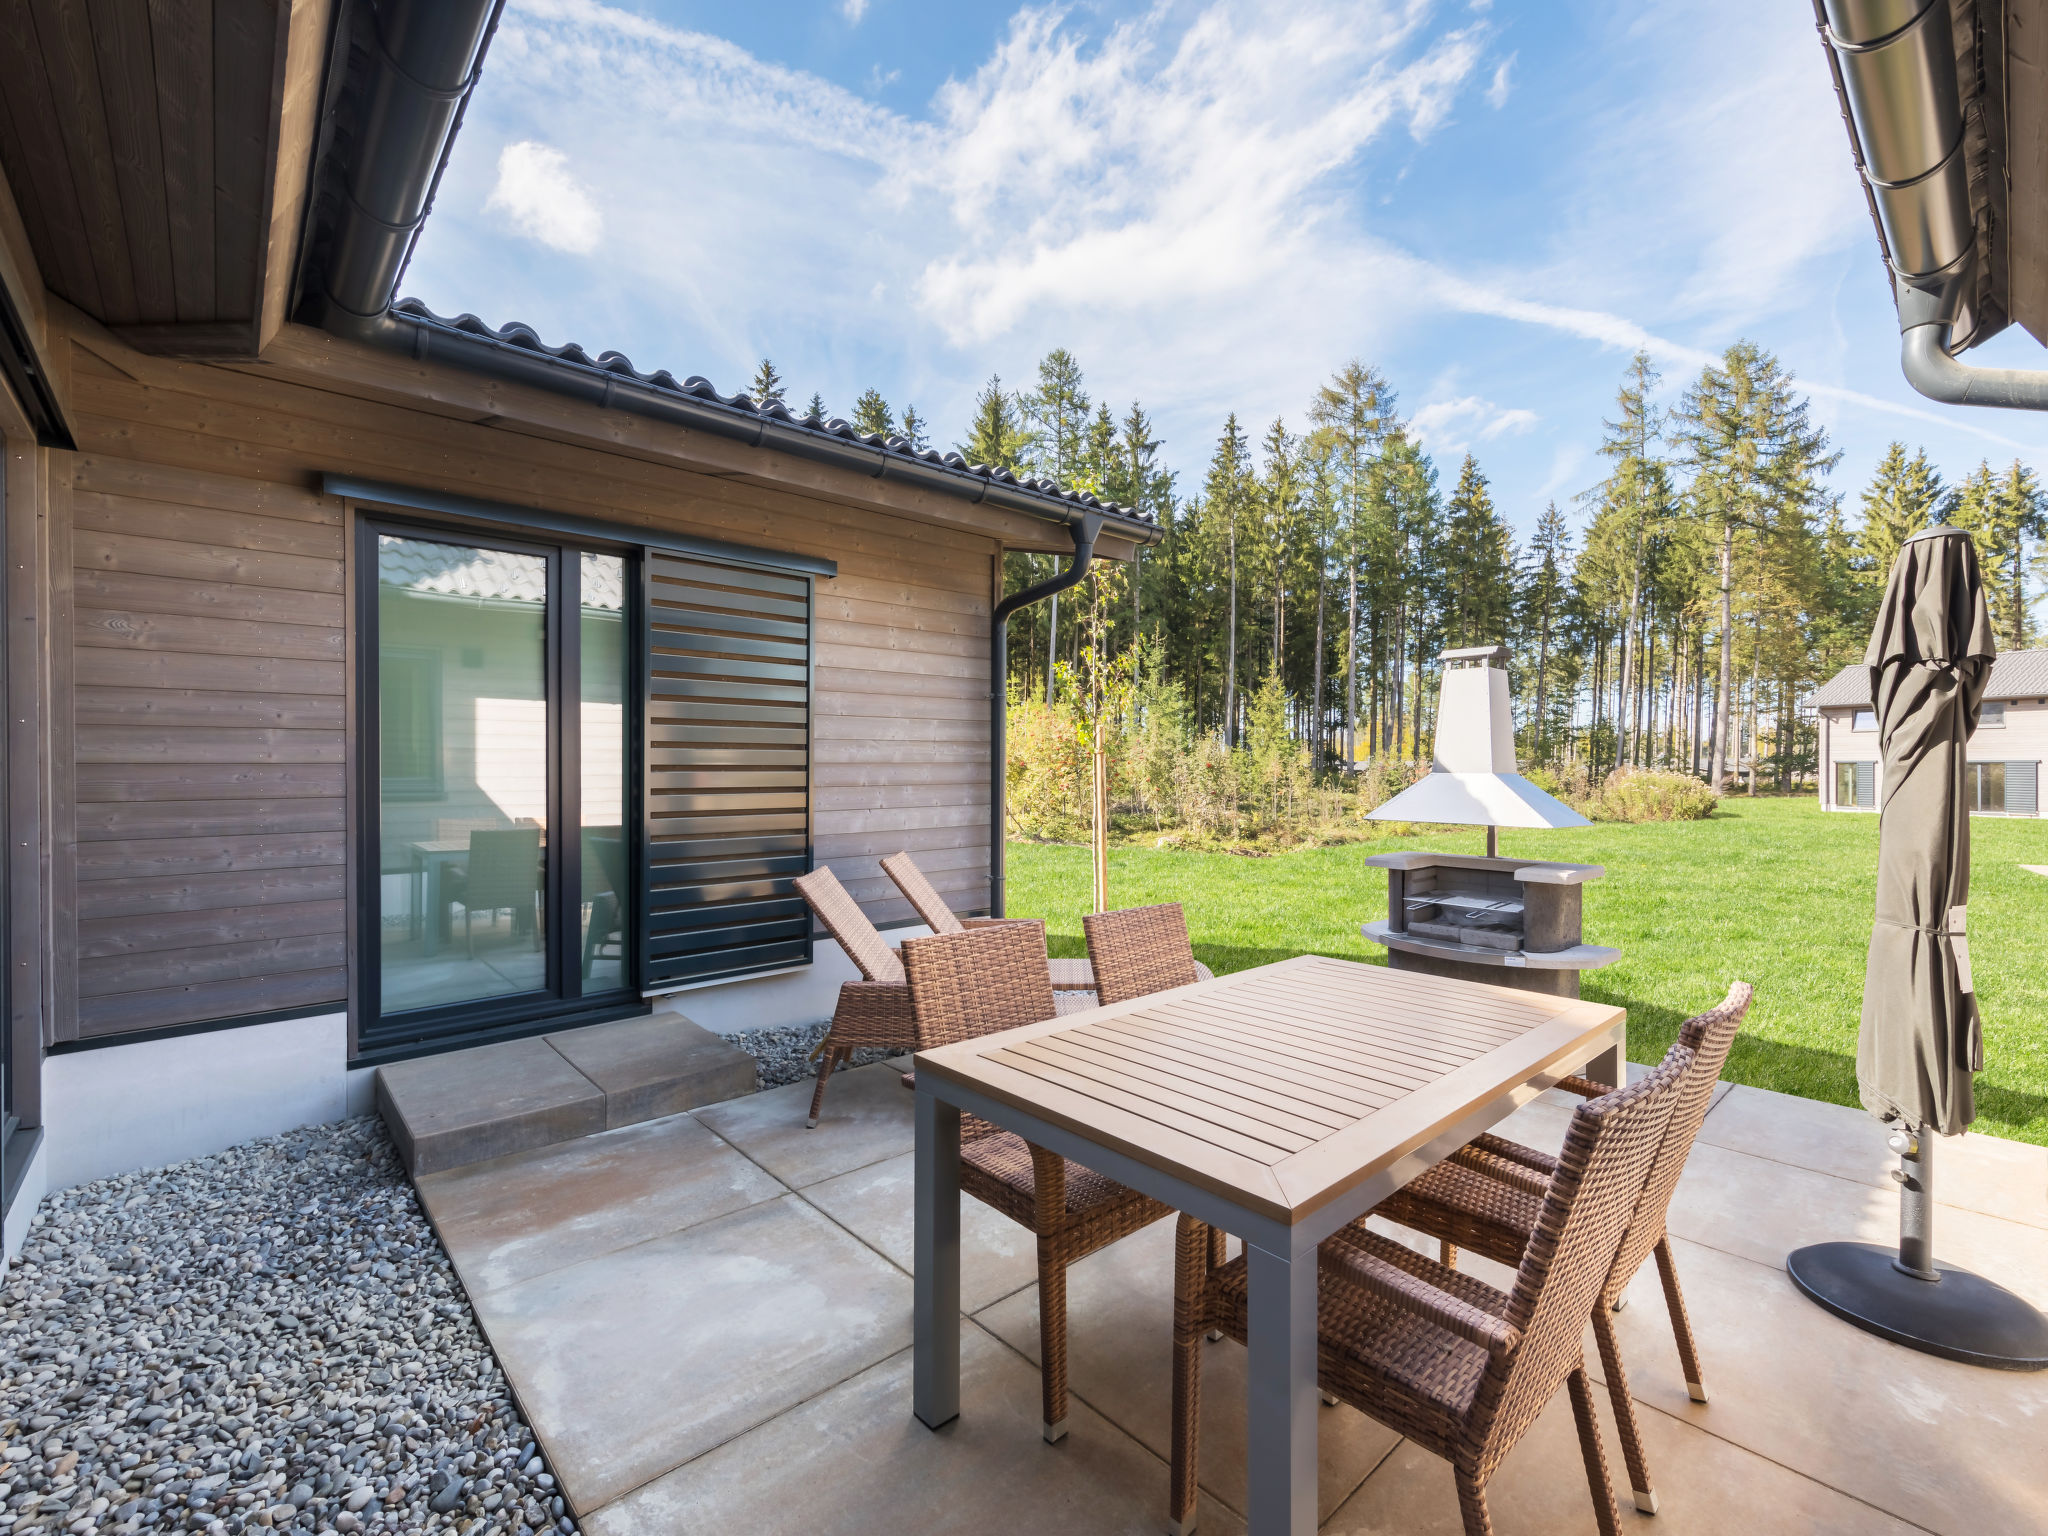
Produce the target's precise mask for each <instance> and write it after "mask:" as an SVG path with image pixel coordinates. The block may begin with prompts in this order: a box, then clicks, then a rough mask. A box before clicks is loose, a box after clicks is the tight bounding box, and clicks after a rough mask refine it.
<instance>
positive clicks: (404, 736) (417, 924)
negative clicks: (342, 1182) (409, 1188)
mask: <svg viewBox="0 0 2048 1536" xmlns="http://www.w3.org/2000/svg"><path fill="white" fill-rule="evenodd" d="M360 526H361V541H360V543H359V545H358V560H359V563H358V566H357V570H358V572H359V576H358V586H359V592H361V594H362V596H361V599H360V600H359V607H358V615H359V620H360V624H361V628H360V633H359V641H358V644H359V658H360V665H361V673H360V684H361V692H362V709H361V714H360V732H361V735H360V741H361V744H362V752H363V757H364V759H365V761H364V768H365V772H366V782H365V785H364V794H363V799H362V805H363V822H364V846H363V863H362V865H361V868H362V870H363V871H364V879H363V882H362V884H363V887H364V890H363V892H362V895H363V905H364V910H363V914H362V922H361V928H360V933H361V941H360V943H359V946H358V952H359V956H360V969H361V980H362V986H361V989H360V993H359V996H360V1003H359V1019H358V1053H359V1055H364V1056H376V1055H379V1054H397V1053H402V1052H404V1051H405V1050H407V1049H413V1048H422V1047H435V1046H442V1045H446V1044H448V1043H451V1041H452V1040H454V1039H457V1038H468V1037H475V1038H478V1039H484V1038H490V1037H492V1036H495V1035H507V1034H513V1033H517V1032H518V1031H519V1030H520V1029H521V1028H522V1027H526V1026H531V1025H533V1024H535V1023H536V1022H537V1021H546V1022H548V1023H550V1024H555V1023H558V1022H574V1021H575V1015H577V1014H578V1013H580V1012H584V1011H592V1010H602V1009H605V1008H607V1007H610V1008H614V1009H616V1008H618V1007H619V1006H620V1005H622V1004H631V1003H633V1002H634V1001H636V998H635V994H634V992H633V990H632V985H631V984H632V982H633V979H634V966H633V957H632V947H633V936H634V933H635V928H636V924H635V921H634V912H633V893H632V881H631V879H630V878H629V874H630V871H631V870H632V869H633V867H634V862H635V860H634V849H633V844H634V841H635V838H636V835H637V828H636V826H635V818H634V816H633V814H632V810H633V804H634V784H633V775H632V773H631V771H630V769H631V765H632V763H633V762H634V752H633V749H632V740H631V733H632V724H631V718H632V711H630V710H629V709H628V707H627V703H628V701H629V700H631V699H633V698H635V697H636V696H637V695H636V689H635V682H634V676H633V667H634V653H633V648H632V647H631V646H629V645H628V644H627V643H626V636H627V635H628V634H630V633H632V632H633V631H632V629H631V627H630V619H631V616H630V615H629V613H628V608H629V606H630V604H631V601H632V599H631V594H632V592H633V586H634V583H633V582H632V581H631V580H629V569H630V567H631V561H630V558H629V556H628V555H627V554H625V553H622V552H613V551H605V550H597V549H589V548H583V547H580V546H578V545H574V544H562V543H549V542H528V541H525V540H513V539H495V538H486V537H482V536H472V535H470V534H467V533H455V532H448V531H442V530H436V529H428V528H414V527H410V526H406V525H400V524H386V523H376V522H370V521H368V520H365V521H364V522H363V523H362V524H361V525H360Z"/></svg>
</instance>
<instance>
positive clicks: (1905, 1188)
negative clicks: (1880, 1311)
mask: <svg viewBox="0 0 2048 1536" xmlns="http://www.w3.org/2000/svg"><path fill="white" fill-rule="evenodd" d="M1887 1145H1888V1146H1890V1148H1891V1149H1892V1150H1893V1151H1894V1152H1896V1153H1898V1154H1899V1166H1898V1169H1897V1171H1896V1172H1894V1173H1893V1174H1892V1177H1893V1178H1895V1179H1897V1180H1898V1181H1899V1258H1898V1267H1899V1273H1900V1274H1902V1275H1911V1276H1912V1277H1913V1278H1914V1279H1915V1280H1928V1281H1933V1280H1939V1279H1940V1278H1941V1271H1940V1270H1938V1269H1936V1268H1935V1267H1934V1140H1933V1138H1932V1137H1923V1136H1921V1135H1919V1134H1918V1133H1917V1132H1914V1131H1910V1130H1905V1129H1900V1130H1896V1131H1893V1132H1892V1134H1891V1139H1890V1141H1889V1142H1888V1143H1887Z"/></svg>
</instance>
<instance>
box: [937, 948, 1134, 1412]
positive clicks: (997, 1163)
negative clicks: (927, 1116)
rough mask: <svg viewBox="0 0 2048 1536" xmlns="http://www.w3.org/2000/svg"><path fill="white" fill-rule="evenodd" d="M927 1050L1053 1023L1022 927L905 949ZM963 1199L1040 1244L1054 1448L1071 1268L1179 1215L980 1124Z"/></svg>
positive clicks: (966, 1134) (963, 1175)
mask: <svg viewBox="0 0 2048 1536" xmlns="http://www.w3.org/2000/svg"><path fill="white" fill-rule="evenodd" d="M903 968H904V971H905V972H906V974H907V975H908V977H909V983H910V996H911V1003H912V1006H913V1008H914V1009H915V1010H916V1014H917V1029H918V1038H919V1043H920V1045H921V1047H931V1046H938V1045H948V1044H951V1043H953V1042H955V1041H959V1040H971V1039H974V1038H976V1037H978V1036H981V1035H986V1034H992V1033H994V1032H995V1031H997V1030H1002V1029H1015V1028H1017V1027H1018V1026H1020V1025H1024V1024H1036V1023H1038V1022H1039V1021H1041V1020H1044V1019H1050V1018H1052V1017H1054V1015H1055V1013H1056V1012H1057V1011H1058V1010H1057V1009H1056V1008H1055V1005H1054V1002H1053V995H1052V986H1051V978H1050V976H1049V975H1048V973H1047V971H1046V968H1045V944H1044V941H1043V939H1042V938H1040V937H1039V935H1037V934H1035V933H1033V932H1032V931H1031V930H1030V929H1029V928H1027V927H1024V926H1022V925H1019V924H1001V925H997V926H994V927H989V928H982V929H976V930H972V931H969V932H966V933H949V934H934V935H933V936H932V937H930V938H924V939H906V940H905V941H904V943H903ZM960 1187H961V1189H963V1190H965V1191H966V1192H967V1193H968V1194H970V1195H972V1196H974V1197H975V1199H977V1200H980V1201H982V1202H983V1203H984V1204H987V1205H991V1206H993V1207H994V1208H995V1209H996V1210H998V1211H1001V1212H1002V1213H1003V1214H1004V1215H1005V1216H1007V1217H1009V1218H1010V1219H1011V1220H1012V1221H1014V1222H1016V1223H1017V1224H1018V1225H1020V1226H1022V1227H1024V1228H1025V1229H1026V1230H1027V1231H1029V1232H1031V1233H1033V1234H1034V1235H1035V1236H1036V1237H1037V1238H1038V1343H1039V1351H1040V1353H1039V1361H1040V1366H1039V1376H1040V1389H1041V1396H1042V1401H1043V1408H1044V1419H1045V1438H1046V1440H1047V1441H1048V1442H1051V1441H1056V1440H1058V1439H1059V1438H1060V1437H1061V1436H1063V1435H1065V1434H1066V1432H1067V1266H1068V1265H1069V1264H1073V1263H1075V1262H1077V1261H1078V1260H1081V1259H1085V1258H1086V1257H1087V1256H1088V1255H1089V1254H1091V1253H1094V1252H1096V1251H1097V1250H1099V1249H1102V1248H1107V1247H1108V1246H1109V1245H1110V1244H1111V1243H1113V1242H1115V1241H1116V1240H1117V1239H1118V1238H1120V1237H1128V1236H1129V1235H1130V1234H1131V1233H1133V1232H1135V1231H1137V1230H1138V1229H1139V1228H1140V1227H1145V1226H1149V1225H1151V1224H1152V1223H1153V1222H1155V1221H1157V1220H1159V1219H1160V1218H1161V1217H1162V1216H1168V1215H1171V1214H1172V1210H1171V1208H1170V1207H1168V1206H1164V1205H1161V1204H1160V1203H1159V1202H1158V1201H1157V1200H1153V1199H1151V1198H1150V1197H1148V1196H1145V1195H1141V1194H1139V1193H1138V1192H1137V1191H1136V1190H1131V1189H1126V1188H1124V1186H1123V1185H1121V1184H1118V1183H1117V1182H1115V1181H1114V1180H1113V1179H1107V1178H1104V1177H1103V1176H1102V1175H1101V1174H1099V1173H1096V1172H1094V1171H1093V1170H1092V1169H1088V1168H1083V1167H1082V1166H1081V1165H1080V1164H1079V1163H1072V1162H1069V1161H1067V1159H1065V1158H1063V1157H1061V1156H1059V1155H1058V1154H1057V1153H1053V1152H1048V1151H1046V1150H1045V1149H1044V1148H1043V1147H1034V1146H1032V1145H1030V1144H1029V1143H1028V1142H1026V1141H1025V1140H1024V1139H1023V1138H1022V1137H1021V1136H1018V1135H1015V1134H1014V1133H1012V1132H1010V1131H1005V1130H1000V1129H998V1128H997V1127H995V1126H993V1125H991V1124H989V1123H988V1121H986V1120H983V1119H980V1118H978V1117H977V1116H974V1115H963V1116H961V1120H960Z"/></svg>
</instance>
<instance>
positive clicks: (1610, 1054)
mask: <svg viewBox="0 0 2048 1536" xmlns="http://www.w3.org/2000/svg"><path fill="white" fill-rule="evenodd" d="M1582 1075H1583V1076H1584V1077H1585V1078H1586V1079H1587V1080H1588V1081H1590V1082H1595V1083H1605V1084H1606V1085H1607V1086H1608V1087H1609V1088H1620V1087H1622V1086H1623V1085H1625V1084H1626V1083H1627V1082H1628V1057H1627V1050H1626V1043H1625V1042H1624V1041H1621V1040H1617V1041H1615V1043H1614V1044H1613V1045H1611V1046H1609V1047H1608V1048H1607V1049H1606V1050H1604V1051H1602V1052H1601V1053H1600V1054H1599V1055H1598V1056H1595V1057H1594V1058H1593V1059H1592V1060H1591V1061H1589V1062H1587V1063H1586V1066H1585V1070H1584V1072H1583V1074H1582Z"/></svg>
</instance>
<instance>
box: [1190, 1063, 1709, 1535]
mask: <svg viewBox="0 0 2048 1536" xmlns="http://www.w3.org/2000/svg"><path fill="white" fill-rule="evenodd" d="M1691 1054H1692V1053H1691V1052H1690V1051H1689V1050H1685V1049H1683V1048H1678V1049H1675V1050H1674V1051H1673V1052H1672V1055H1671V1057H1670V1058H1667V1059H1666V1061H1665V1063H1664V1065H1662V1066H1660V1067H1659V1068H1657V1070H1656V1071H1654V1072H1652V1073H1651V1074H1650V1075H1649V1076H1647V1077H1645V1078H1643V1079H1642V1080H1641V1081H1640V1082H1638V1083H1636V1084H1634V1085H1633V1086H1631V1087H1628V1088H1624V1089H1620V1090H1618V1091H1616V1092H1614V1093H1610V1094H1607V1095H1604V1096H1603V1097H1601V1098H1598V1099H1595V1100H1593V1101H1592V1102H1591V1103H1588V1104H1584V1105H1581V1106H1580V1107H1579V1109H1578V1110H1577V1112H1576V1113H1575V1114H1574V1115H1573V1117H1572V1125H1571V1130H1570V1131H1569V1132H1568V1133H1567V1135H1566V1137H1565V1144H1564V1152H1563V1154H1562V1156H1560V1157H1559V1159H1558V1166H1557V1171H1556V1172H1555V1173H1554V1174H1553V1175H1552V1176H1551V1178H1550V1181H1549V1183H1548V1185H1547V1186H1546V1189H1545V1193H1544V1196H1543V1201H1542V1209H1541V1213H1540V1215H1539V1217H1538V1219H1537V1223H1536V1230H1535V1233H1534V1235H1533V1236H1532V1237H1531V1238H1530V1240H1529V1243H1528V1246H1527V1248H1526V1249H1525V1250H1524V1251H1523V1253H1522V1256H1521V1262H1520V1264H1519V1265H1518V1267H1517V1269H1516V1273H1515V1281H1514V1287H1513V1289H1512V1290H1510V1291H1507V1292H1501V1291H1498V1290H1495V1289H1494V1288H1493V1287H1492V1286H1490V1285H1487V1284H1485V1283H1484V1282H1483V1281H1481V1280H1478V1279H1476V1278H1474V1277H1473V1276H1471V1275H1467V1274H1462V1273H1460V1272H1459V1271H1457V1270H1455V1269H1448V1268H1446V1267H1444V1266H1443V1265H1441V1264H1439V1263H1437V1262H1436V1261H1435V1260H1433V1259H1429V1258H1426V1257H1424V1256H1423V1255H1422V1254H1419V1253H1417V1252H1415V1251H1414V1250H1413V1249H1411V1248H1407V1247H1404V1246H1403V1245H1401V1244H1400V1243H1397V1242H1395V1241H1394V1240H1393V1239H1391V1238H1387V1237H1382V1236H1381V1235H1379V1234H1378V1233H1376V1232H1371V1231H1368V1230H1366V1229H1365V1228H1364V1227H1363V1226H1361V1225H1353V1226H1349V1227H1346V1228H1344V1229H1343V1230H1342V1231H1340V1232H1338V1233H1337V1234H1336V1235H1334V1236H1333V1237H1331V1238H1329V1239H1328V1240H1327V1241H1326V1242H1324V1244H1323V1245H1322V1249H1321V1251H1320V1254H1319V1269H1320V1276H1319V1286H1318V1291H1319V1303H1318V1308H1317V1320H1318V1325H1319V1346H1318V1349H1317V1374H1318V1378H1319V1380H1320V1384H1321V1386H1322V1389H1323V1391H1324V1392H1325V1393H1326V1394H1328V1395H1330V1396H1334V1397H1335V1398H1336V1399H1337V1400H1338V1401H1340V1402H1344V1403H1349V1404H1350V1405H1351V1406H1352V1407H1354V1408H1356V1409H1358V1410H1359V1411H1360V1412H1361V1413H1365V1414H1368V1415H1370V1416H1371V1417H1373V1418H1375V1419H1377V1420H1379V1421H1380V1422H1381V1423H1382V1424H1385V1425H1386V1426H1387V1427H1388V1428H1390V1429H1393V1430H1395V1431H1397V1432H1398V1433H1400V1434H1402V1435H1405V1436H1407V1437H1408V1438H1409V1439H1411V1440H1413V1441H1415V1442H1416V1443H1417V1444H1418V1445H1420V1446H1422V1447H1423V1448H1424V1449H1426V1450H1429V1451H1433V1452H1435V1453H1436V1454H1437V1455H1439V1456H1441V1457H1443V1458H1444V1459H1445V1460H1447V1461H1448V1462H1450V1463H1451V1469H1452V1472H1453V1474H1454V1475H1455V1477H1456V1479H1457V1486H1458V1504H1459V1508H1460V1509H1461V1511H1462V1512H1463V1514H1464V1519H1465V1531H1466V1536H1489V1533H1490V1532H1492V1530H1493V1522H1492V1519H1491V1517H1490V1516H1489V1515H1488V1513H1487V1509H1486V1484H1487V1480H1488V1479H1489V1478H1490V1477H1491V1476H1492V1475H1493V1472H1494V1469H1495V1468H1497V1467H1498V1466H1499V1465H1500V1462H1501V1458H1502V1457H1504V1456H1506V1455H1507V1453H1508V1452H1509V1451H1510V1450H1511V1449H1512V1448H1513V1447H1514V1444H1515V1442H1516V1441H1517V1440H1518V1439H1520V1438H1521V1436H1522V1434H1523V1432H1524V1431H1526V1430H1527V1429H1528V1428H1529V1426H1530V1425H1531V1424H1532V1423H1534V1422H1535V1420H1536V1416H1537V1415H1538V1414H1539V1413H1540V1412H1542V1410H1543V1408H1544V1405H1545V1404H1547V1403H1548V1402H1549V1401H1550V1399H1551V1398H1552V1397H1553V1396H1554V1395H1555V1394H1556V1392H1557V1389H1558V1388H1559V1387H1560V1386H1564V1387H1568V1388H1569V1389H1570V1392H1571V1400H1572V1414H1573V1416H1574V1417H1575V1418H1576V1419H1577V1420H1578V1428H1579V1448H1580V1450H1581V1452H1582V1453H1583V1454H1584V1456H1585V1459H1586V1481H1587V1483H1588V1485H1589V1486H1590V1487H1591V1489H1592V1494H1593V1510H1594V1514H1595V1515H1596V1517H1597V1518H1598V1520H1599V1524H1600V1529H1601V1531H1602V1533H1603V1536H1616V1533H1617V1532H1618V1531H1619V1529H1620V1519H1619V1516H1618V1515H1617V1514H1616V1512H1615V1508H1614V1491H1613V1488H1612V1487H1611V1486H1610V1484H1609V1483H1608V1480H1607V1458H1606V1454H1605V1453H1604V1451H1603V1450H1602V1449H1601V1445H1600V1426H1599V1423H1598V1420H1597V1419H1596V1417H1595V1415H1594V1409H1593V1389H1592V1386H1591V1384H1590V1383H1589V1381H1588V1379H1587V1376H1586V1360H1585V1331H1586V1317H1587V1315H1588V1314H1589V1313H1590V1312H1591V1311H1592V1309H1593V1304H1594V1302H1595V1300H1596V1299H1597V1298H1598V1296H1599V1295H1600V1291H1601V1287H1602V1286H1603V1284H1604V1283H1605V1281H1606V1277H1607V1275H1608V1273H1609V1271H1610V1270H1612V1268H1613V1267H1614V1256H1615V1254H1616V1253H1617V1252H1618V1251H1619V1250H1620V1248H1621V1242H1622V1238H1623V1236H1624V1235H1625V1234H1626V1232H1627V1229H1628V1225H1629V1219H1630V1216H1631V1214H1632V1213H1633V1211H1634V1210H1635V1206H1636V1202H1637V1199H1638V1198H1639V1196H1640V1195H1641V1193H1642V1189H1643V1182H1644V1179H1645V1177H1646V1176H1647V1175H1648V1173H1649V1168H1650V1162H1651V1160H1652V1159H1653V1158H1654V1157H1655V1156H1656V1153H1657V1148H1658V1146H1659V1144H1660V1143H1661V1142H1662V1140H1663V1137H1664V1129H1665V1126H1666V1125H1667V1124H1668V1123H1669V1121H1670V1118H1671V1113H1672V1109H1673V1107H1674V1104H1675V1100H1676V1095H1675V1093H1674V1089H1675V1088H1676V1087H1677V1086H1678V1084H1679V1083H1680V1082H1681V1080H1682V1079H1683V1076H1684V1073H1685V1070H1686V1068H1687V1067H1688V1066H1689V1065H1690V1064H1691ZM1218 1246H1219V1245H1218V1244H1217V1243H1216V1242H1215V1238H1214V1234H1213V1232H1212V1231H1211V1229H1209V1228H1208V1227H1205V1226H1204V1225H1203V1224H1202V1223H1200V1222H1198V1221H1196V1220H1194V1218H1192V1217H1189V1216H1182V1217H1181V1218H1180V1231H1179V1242H1178V1245H1177V1248H1178V1251H1177V1254H1176V1260H1175V1266H1174V1316H1173V1353H1174V1359H1173V1434H1172V1446H1173V1470H1172V1483H1171V1504H1172V1515H1173V1523H1172V1526H1171V1527H1170V1528H1171V1529H1172V1530H1173V1531H1174V1532H1176V1533H1180V1536H1184V1533H1186V1532H1188V1531H1191V1530H1193V1529H1194V1524H1195V1513H1196V1475H1197V1467H1196V1451H1197V1446H1198V1443H1199V1442H1198V1436H1199V1433H1200V1400H1201V1341H1202V1337H1203V1335H1204V1334H1205V1333H1208V1332H1210V1331H1211V1330H1217V1329H1220V1330H1221V1331H1222V1332H1224V1333H1227V1334H1229V1335H1230V1336H1231V1337H1232V1338H1234V1339H1237V1340H1238V1341H1239V1342H1243V1340H1244V1337H1245V1311H1246V1284H1245V1262H1244V1260H1243V1259H1242V1258H1237V1259H1233V1260H1231V1261H1230V1262H1229V1263H1227V1264H1225V1263H1219V1262H1218V1258H1219V1255H1218V1252H1217V1249H1218Z"/></svg>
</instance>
